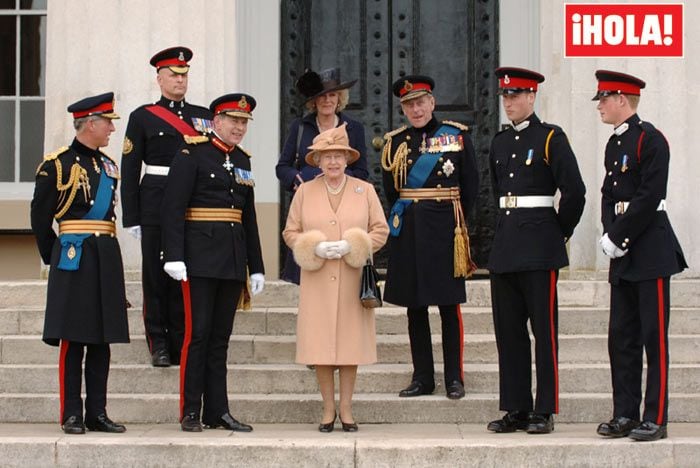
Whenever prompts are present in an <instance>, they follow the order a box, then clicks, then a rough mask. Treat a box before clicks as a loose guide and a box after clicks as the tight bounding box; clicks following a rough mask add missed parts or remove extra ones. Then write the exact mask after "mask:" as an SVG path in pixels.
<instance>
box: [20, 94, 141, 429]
mask: <svg viewBox="0 0 700 468" xmlns="http://www.w3.org/2000/svg"><path fill="white" fill-rule="evenodd" d="M68 112H70V113H72V114H73V119H74V120H73V126H74V127H75V130H76V134H75V139H74V140H73V142H72V143H71V145H70V146H69V147H63V148H61V149H59V150H57V151H55V152H53V153H51V154H49V155H48V156H46V157H45V158H44V161H43V162H42V163H41V164H40V165H39V168H38V169H37V173H36V187H35V189H34V198H33V199H32V203H31V223H32V231H33V232H34V235H35V236H36V241H37V246H38V247H39V253H40V254H41V258H42V260H43V261H44V263H45V264H47V265H50V270H49V282H48V289H47V297H46V315H45V318H44V333H43V337H42V339H43V340H44V342H46V343H47V344H49V345H52V346H59V347H60V352H59V363H58V373H59V375H58V377H59V378H58V382H59V386H60V391H59V402H60V421H61V425H62V428H63V432H65V433H66V434H84V433H85V427H86V426H87V428H88V429H89V430H91V431H102V432H124V431H126V429H125V428H124V426H122V425H121V424H117V423H115V422H113V421H112V420H111V419H109V417H107V411H106V404H107V375H108V374H109V357H110V349H109V344H110V343H128V342H129V328H128V322H127V315H126V294H125V290H124V271H123V266H122V257H121V252H120V250H119V242H118V241H117V238H116V237H115V236H116V226H115V219H116V218H115V216H114V205H115V204H116V192H115V190H116V188H117V183H118V181H119V170H118V168H117V165H116V163H115V162H114V161H113V160H112V159H110V158H109V156H107V155H106V154H104V153H102V152H101V151H100V148H101V147H104V146H107V144H108V143H109V136H110V134H111V133H112V132H114V124H113V123H112V120H113V119H118V118H119V116H118V115H117V114H116V113H115V112H114V93H105V94H101V95H99V96H93V97H89V98H85V99H82V100H80V101H78V102H76V103H74V104H71V105H70V106H68ZM54 219H55V220H56V221H57V222H58V237H57V236H56V233H55V232H54V230H53V221H54ZM83 355H85V387H86V388H85V393H86V398H85V418H83V400H82V398H81V396H80V393H81V381H82V374H83V372H82V366H83V364H82V363H83Z"/></svg>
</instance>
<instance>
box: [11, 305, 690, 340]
mask: <svg viewBox="0 0 700 468" xmlns="http://www.w3.org/2000/svg"><path fill="white" fill-rule="evenodd" d="M297 312H298V309H297V308H296V307H268V308H256V309H253V310H251V311H247V312H239V313H238V314H237V315H236V321H235V325H234V330H233V332H234V334H236V335H293V334H294V333H295V332H296V317H297ZM609 315H610V311H609V309H608V308H603V307H561V308H560V309H559V333H560V334H562V335H571V334H586V333H591V334H606V333H607V332H608V319H609ZM375 317H376V327H377V333H378V334H387V335H401V334H405V333H406V330H407V327H408V321H407V319H406V310H405V309H404V308H400V307H382V308H380V309H376V311H375ZM462 321H463V323H464V333H465V334H488V333H493V317H492V314H491V308H490V307H466V306H465V307H462ZM670 322H671V323H670V333H672V334H676V335H700V309H698V308H697V307H694V308H686V307H674V308H673V309H672V310H671V321H670ZM430 324H431V329H432V330H435V331H439V330H440V315H439V313H438V309H437V307H431V308H430ZM43 327H44V310H43V309H0V333H2V334H7V335H40V334H41V333H42V330H43ZM129 331H130V333H131V334H132V335H142V334H144V327H143V318H142V315H141V310H139V309H136V308H131V309H129Z"/></svg>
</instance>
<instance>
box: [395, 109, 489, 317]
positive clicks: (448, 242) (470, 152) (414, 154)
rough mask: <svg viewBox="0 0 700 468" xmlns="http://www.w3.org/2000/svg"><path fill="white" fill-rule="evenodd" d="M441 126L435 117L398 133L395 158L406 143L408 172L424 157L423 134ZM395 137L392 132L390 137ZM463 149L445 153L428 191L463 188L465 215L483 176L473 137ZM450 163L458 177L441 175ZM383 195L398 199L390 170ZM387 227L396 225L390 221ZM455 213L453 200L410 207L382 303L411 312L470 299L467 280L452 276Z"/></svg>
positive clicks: (397, 240) (428, 182) (464, 137)
mask: <svg viewBox="0 0 700 468" xmlns="http://www.w3.org/2000/svg"><path fill="white" fill-rule="evenodd" d="M441 125H443V124H442V123H440V122H438V121H437V120H436V119H435V118H434V117H433V119H432V120H431V121H430V122H428V124H427V125H426V126H425V127H423V128H414V127H410V128H407V129H405V130H403V131H400V132H399V133H394V135H393V137H392V139H391V154H392V155H393V154H395V152H396V149H397V148H398V146H399V145H401V144H402V143H404V142H406V143H407V144H408V147H409V148H410V150H411V152H410V153H409V155H408V159H409V161H411V162H410V163H409V167H410V165H411V164H412V163H415V160H417V159H418V158H419V157H420V155H421V153H420V151H419V146H420V145H421V142H422V135H423V133H425V134H426V138H430V137H431V136H433V135H434V134H435V133H436V132H437V130H438V129H439V128H440V127H441ZM392 133H393V132H392ZM459 135H461V136H462V140H463V142H464V149H462V150H461V151H456V152H449V153H448V152H446V153H444V154H443V156H442V160H440V161H438V163H437V164H435V167H434V168H433V169H432V171H431V172H430V175H429V176H428V179H427V180H426V183H425V184H424V186H423V187H424V188H436V187H442V188H448V187H459V188H460V190H461V203H462V209H463V211H464V215H465V216H466V215H467V213H468V212H469V210H471V208H472V206H473V205H474V202H475V201H476V197H477V194H478V189H479V173H478V170H477V167H476V157H475V155H474V146H473V144H472V141H471V138H470V137H469V135H468V134H467V132H465V131H460V133H459ZM447 161H451V162H452V164H453V166H454V172H452V173H451V174H450V175H449V176H448V175H447V174H445V173H443V164H445V163H446V162H447ZM383 179H384V191H385V193H386V196H387V199H388V200H389V203H391V204H393V203H394V202H395V201H396V200H397V199H398V198H399V192H398V191H397V190H396V188H395V187H394V179H393V176H392V173H391V172H390V171H383ZM389 223H390V224H391V223H392V220H391V219H389ZM454 230H455V217H454V208H453V205H452V203H451V202H449V201H441V202H438V201H435V200H420V201H419V202H418V203H412V204H410V205H409V206H408V208H407V209H406V211H405V212H404V215H403V226H402V228H401V232H400V234H399V236H398V237H393V236H389V265H388V268H387V276H386V290H385V292H384V299H385V300H386V301H388V302H391V303H392V304H397V305H403V306H407V307H421V306H427V305H451V304H460V303H463V302H464V301H465V300H466V293H465V288H464V278H455V277H454V235H455V233H454Z"/></svg>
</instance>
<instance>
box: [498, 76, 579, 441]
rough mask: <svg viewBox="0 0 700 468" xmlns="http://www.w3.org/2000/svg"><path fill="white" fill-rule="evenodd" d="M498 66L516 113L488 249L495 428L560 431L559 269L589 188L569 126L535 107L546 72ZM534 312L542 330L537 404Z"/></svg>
mask: <svg viewBox="0 0 700 468" xmlns="http://www.w3.org/2000/svg"><path fill="white" fill-rule="evenodd" d="M495 73H496V76H497V77H498V85H499V94H501V95H502V99H503V108H504V110H505V112H506V114H507V115H508V119H509V120H510V121H511V125H510V126H509V127H508V128H507V129H505V130H503V131H501V132H499V133H498V134H496V136H495V137H494V138H493V141H492V143H491V152H490V155H489V161H490V169H491V182H492V186H493V194H494V196H495V199H496V205H497V206H498V207H499V210H498V216H497V218H496V231H495V234H494V238H493V244H492V245H491V254H490V256H489V272H490V280H491V303H492V308H493V321H494V328H495V332H496V345H497V346H498V368H499V382H500V403H499V406H500V409H501V410H503V411H506V412H507V413H506V414H505V416H504V417H503V418H502V419H499V420H496V421H492V422H490V423H489V424H488V429H489V430H490V431H494V432H513V431H515V430H517V429H523V430H526V431H527V432H528V433H532V434H546V433H549V432H551V431H552V430H554V419H553V417H552V414H555V413H558V412H559V375H558V374H559V371H558V346H557V336H558V327H557V323H558V307H557V280H558V277H559V269H560V268H562V267H564V266H566V265H568V264H569V259H568V256H567V252H566V242H567V240H568V239H569V238H570V237H571V235H572V234H573V232H574V228H575V227H576V225H577V224H578V222H579V220H580V219H581V214H582V213H583V206H584V204H585V194H586V188H585V186H584V184H583V180H582V179H581V173H580V172H579V169H578V164H577V163H576V157H575V156H574V153H573V151H572V150H571V146H569V142H568V140H567V138H566V135H565V134H564V132H563V131H562V129H561V128H559V127H557V126H556V125H551V124H547V123H544V122H542V121H541V120H540V119H539V118H538V117H537V115H535V113H534V105H535V98H536V92H537V86H538V83H541V82H543V81H544V76H542V75H541V74H539V73H537V72H534V71H530V70H525V69H521V68H509V67H503V68H498V69H497V70H496V72H495ZM557 190H559V192H560V193H561V198H560V199H559V208H558V209H555V206H554V194H555V192H556V191H557ZM528 320H529V321H530V326H531V328H532V333H533V335H534V336H535V364H536V366H537V397H536V399H535V402H534V407H533V400H532V370H531V369H532V361H531V357H530V336H529V333H528V328H527V322H528Z"/></svg>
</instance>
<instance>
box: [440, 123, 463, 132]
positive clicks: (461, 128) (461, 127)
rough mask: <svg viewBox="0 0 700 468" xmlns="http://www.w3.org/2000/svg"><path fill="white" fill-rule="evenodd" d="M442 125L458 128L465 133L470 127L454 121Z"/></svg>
mask: <svg viewBox="0 0 700 468" xmlns="http://www.w3.org/2000/svg"><path fill="white" fill-rule="evenodd" d="M442 123H444V124H446V125H452V126H453V127H457V128H458V129H460V130H462V131H463V132H468V131H469V127H468V126H466V125H464V124H463V123H459V122H455V121H454V120H443V121H442Z"/></svg>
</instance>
